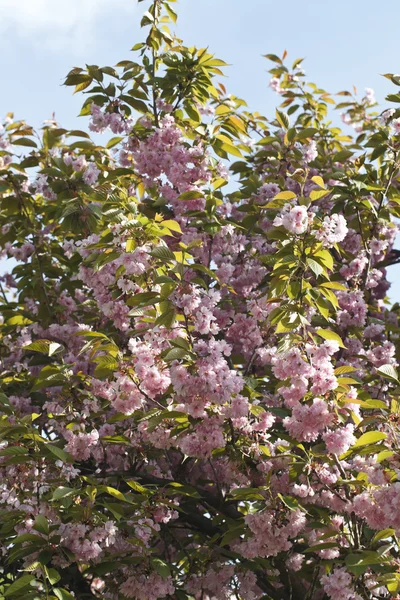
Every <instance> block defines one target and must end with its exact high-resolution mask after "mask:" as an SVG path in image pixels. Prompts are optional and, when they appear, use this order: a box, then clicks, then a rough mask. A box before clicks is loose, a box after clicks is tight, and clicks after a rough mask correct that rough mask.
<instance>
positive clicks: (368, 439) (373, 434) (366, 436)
mask: <svg viewBox="0 0 400 600" xmlns="http://www.w3.org/2000/svg"><path fill="white" fill-rule="evenodd" d="M386 438H387V434H386V433H383V431H368V432H367V433H363V435H362V436H361V437H359V438H358V440H357V441H356V443H355V444H354V445H353V446H352V448H358V447H359V446H367V445H368V444H375V443H376V442H381V441H382V440H385V439H386Z"/></svg>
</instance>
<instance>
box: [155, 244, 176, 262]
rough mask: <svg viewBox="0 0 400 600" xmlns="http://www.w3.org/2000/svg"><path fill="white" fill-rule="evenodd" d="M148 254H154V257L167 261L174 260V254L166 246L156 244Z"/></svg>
mask: <svg viewBox="0 0 400 600" xmlns="http://www.w3.org/2000/svg"><path fill="white" fill-rule="evenodd" d="M150 254H151V256H154V258H161V259H162V260H165V261H167V262H171V261H172V260H175V254H174V253H173V252H172V250H170V249H169V248H168V246H158V247H157V248H154V250H152V251H151V252H150Z"/></svg>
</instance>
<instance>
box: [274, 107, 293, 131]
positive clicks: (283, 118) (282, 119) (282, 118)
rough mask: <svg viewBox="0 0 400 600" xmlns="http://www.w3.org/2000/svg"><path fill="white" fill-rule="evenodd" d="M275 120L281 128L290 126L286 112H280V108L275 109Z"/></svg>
mask: <svg viewBox="0 0 400 600" xmlns="http://www.w3.org/2000/svg"><path fill="white" fill-rule="evenodd" d="M275 114H276V120H277V121H278V123H279V125H280V126H281V127H282V128H283V129H289V127H290V119H289V117H288V116H287V114H286V113H284V112H282V111H281V110H278V109H276V113H275Z"/></svg>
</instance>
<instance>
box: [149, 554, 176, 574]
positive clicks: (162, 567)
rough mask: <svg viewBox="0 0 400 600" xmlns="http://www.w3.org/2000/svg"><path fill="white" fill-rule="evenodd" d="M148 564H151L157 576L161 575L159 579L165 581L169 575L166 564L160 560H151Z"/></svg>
mask: <svg viewBox="0 0 400 600" xmlns="http://www.w3.org/2000/svg"><path fill="white" fill-rule="evenodd" d="M150 562H151V566H152V567H153V569H154V570H155V571H156V572H157V573H158V574H159V575H161V577H162V578H163V579H166V578H167V577H169V576H170V575H171V571H170V569H169V566H168V565H167V563H165V562H164V561H163V560H161V559H160V558H151V559H150Z"/></svg>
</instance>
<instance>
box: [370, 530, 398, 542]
mask: <svg viewBox="0 0 400 600" xmlns="http://www.w3.org/2000/svg"><path fill="white" fill-rule="evenodd" d="M395 533H396V530H395V529H390V528H388V529H382V531H378V533H376V534H375V535H374V537H373V538H372V540H371V544H375V543H376V542H379V541H380V540H386V539H387V538H391V537H392V536H393V535H394V534H395Z"/></svg>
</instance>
